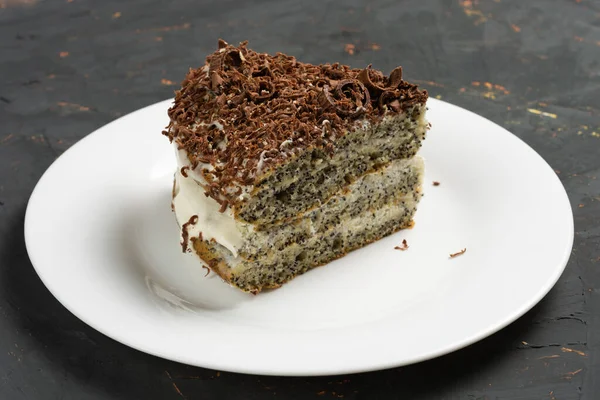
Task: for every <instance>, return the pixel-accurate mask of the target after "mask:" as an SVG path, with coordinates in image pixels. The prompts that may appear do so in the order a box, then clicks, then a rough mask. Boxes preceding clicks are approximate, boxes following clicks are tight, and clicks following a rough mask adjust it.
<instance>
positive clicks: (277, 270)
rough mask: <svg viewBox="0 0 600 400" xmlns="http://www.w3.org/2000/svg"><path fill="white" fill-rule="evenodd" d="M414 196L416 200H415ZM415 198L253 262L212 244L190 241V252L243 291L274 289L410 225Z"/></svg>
mask: <svg viewBox="0 0 600 400" xmlns="http://www.w3.org/2000/svg"><path fill="white" fill-rule="evenodd" d="M415 197H416V198H415ZM417 202H418V196H415V195H414V194H410V195H408V196H402V197H400V198H397V199H394V200H392V201H390V202H389V203H388V204H385V205H384V206H383V207H380V208H379V209H377V210H365V211H364V212H362V213H361V214H360V215H357V216H356V217H354V218H349V219H347V220H345V221H343V222H342V223H340V224H338V225H336V226H333V227H331V228H330V229H328V230H327V231H325V232H323V233H322V234H320V235H315V236H312V237H310V238H308V239H307V240H306V241H305V242H304V243H297V242H294V243H290V244H289V245H287V246H286V247H284V248H283V249H281V250H278V251H277V252H276V256H273V253H271V254H269V255H267V256H265V257H264V258H262V259H257V260H253V261H248V260H240V259H239V258H234V257H233V256H232V254H231V252H229V251H228V250H227V249H226V248H224V247H222V246H220V245H219V244H218V243H216V242H208V241H204V240H196V241H194V245H193V246H194V250H195V251H196V253H197V254H198V256H199V257H200V258H201V259H202V260H203V261H205V262H206V263H207V264H208V266H209V267H210V268H211V269H212V270H213V271H215V272H216V273H217V274H218V275H220V276H221V278H223V279H224V280H225V281H227V282H229V283H231V284H232V285H234V286H236V287H238V288H240V289H242V290H243V291H247V292H251V293H258V292H260V291H261V290H263V289H268V288H277V287H279V286H281V285H282V284H284V283H286V282H287V281H289V280H291V279H292V278H294V277H296V276H297V275H299V274H302V273H304V272H306V271H308V270H310V269H311V268H314V267H317V266H320V265H323V264H326V263H328V262H330V261H332V260H334V259H336V258H340V257H342V256H344V255H346V254H347V253H348V252H350V251H352V250H354V249H357V248H360V247H362V246H364V245H366V244H369V243H371V242H374V241H375V240H378V239H380V238H382V237H384V236H387V235H389V234H391V233H393V232H396V231H398V230H400V229H402V228H408V227H411V226H412V218H413V216H414V213H415V211H416V205H417Z"/></svg>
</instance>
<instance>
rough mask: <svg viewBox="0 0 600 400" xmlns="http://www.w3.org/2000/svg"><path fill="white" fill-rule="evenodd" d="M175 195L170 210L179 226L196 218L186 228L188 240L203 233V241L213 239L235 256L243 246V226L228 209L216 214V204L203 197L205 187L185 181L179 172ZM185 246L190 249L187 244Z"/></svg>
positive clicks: (186, 179) (194, 182)
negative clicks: (173, 211) (195, 217)
mask: <svg viewBox="0 0 600 400" xmlns="http://www.w3.org/2000/svg"><path fill="white" fill-rule="evenodd" d="M175 193H176V195H175V198H174V199H173V208H174V210H175V216H176V218H177V221H178V222H179V226H183V224H185V223H186V222H188V221H189V220H190V218H191V217H192V216H194V215H197V216H198V222H197V223H196V224H194V225H189V226H188V234H189V236H188V237H189V239H191V238H194V237H196V238H197V237H198V236H199V235H200V233H202V237H203V239H204V240H211V239H214V240H216V241H217V243H219V244H220V245H222V246H223V247H225V248H227V249H228V250H229V251H231V253H232V254H233V256H234V257H237V255H238V250H239V249H240V248H241V246H242V244H243V239H242V234H241V232H240V229H243V227H242V225H244V224H243V223H240V222H237V221H236V220H235V219H234V217H233V214H232V212H231V209H228V210H227V211H225V212H224V213H221V212H219V209H220V208H221V206H220V205H219V203H217V202H216V201H215V200H214V199H213V198H211V197H208V196H206V195H205V194H204V188H203V187H202V186H200V185H199V184H198V183H197V182H196V181H195V180H194V179H193V178H191V176H190V177H188V178H185V177H184V176H183V175H181V172H180V171H177V173H176V174H175ZM189 239H188V240H189ZM188 247H191V244H190V243H188Z"/></svg>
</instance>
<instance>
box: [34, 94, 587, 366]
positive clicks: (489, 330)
mask: <svg viewBox="0 0 600 400" xmlns="http://www.w3.org/2000/svg"><path fill="white" fill-rule="evenodd" d="M172 101H173V100H172V99H167V100H163V101H160V102H156V103H153V104H151V105H148V106H145V107H142V108H140V109H137V110H135V111H133V112H131V113H128V114H126V115H124V116H122V117H120V118H117V119H115V120H113V121H111V122H109V123H107V124H104V125H102V126H100V127H99V128H97V129H95V130H94V131H92V132H91V133H89V134H87V135H86V136H84V137H83V138H81V139H80V140H78V141H77V142H76V143H74V144H73V145H72V146H71V147H69V148H68V149H67V150H66V151H65V152H63V153H62V154H61V155H60V156H59V157H57V158H56V159H55V160H54V161H53V162H52V164H51V165H50V166H49V167H48V168H47V169H46V170H45V171H44V173H43V174H42V175H41V177H40V178H39V180H38V182H37V183H36V185H35V187H34V189H33V190H32V192H31V195H30V197H29V199H28V201H27V208H26V212H25V219H24V239H25V245H26V249H27V254H28V256H29V259H30V261H31V264H32V266H33V268H34V270H35V271H36V273H37V275H38V276H39V278H40V280H41V281H42V283H43V284H44V286H45V287H46V288H47V289H48V291H49V292H50V293H51V294H52V295H53V296H54V297H55V298H56V299H57V300H58V302H59V303H60V304H62V306H63V307H65V308H66V309H67V310H68V311H69V312H70V313H72V314H73V315H74V316H75V317H77V318H78V319H80V320H81V321H82V322H84V323H85V324H86V325H88V326H89V327H91V328H92V329H94V330H96V331H98V332H100V333H101V334H103V335H105V336H107V337H109V338H111V339H113V340H115V341H117V342H119V343H122V344H124V345H126V346H128V347H131V348H134V349H136V350H138V351H141V352H144V353H147V354H151V355H153V356H157V357H160V358H164V359H166V360H172V361H176V362H181V363H184V364H188V365H192V366H197V367H202V368H209V369H215V370H224V371H230V372H236V373H244V374H260V375H274V376H327V375H338V374H354V373H361V372H368V371H376V370H382V369H389V368H395V367H400V366H405V365H410V364H414V363H419V362H422V361H425V360H429V359H433V358H437V357H440V356H442V355H446V354H449V353H452V352H455V351H457V350H460V349H462V348H465V347H467V346H470V345H472V344H474V343H476V342H478V341H480V340H482V339H484V338H486V337H488V336H490V335H492V334H494V333H496V332H498V331H500V330H502V329H503V328H505V327H506V326H508V325H510V324H511V323H513V322H514V321H516V320H518V319H519V318H521V317H522V316H523V315H524V314H526V313H527V312H528V311H529V310H531V309H532V308H533V307H534V306H535V305H536V304H538V303H539V302H540V301H541V300H542V299H543V298H544V297H545V296H546V295H547V294H548V293H549V292H550V291H551V290H552V288H553V287H554V286H555V285H556V283H557V281H558V280H559V279H560V277H561V276H562V274H563V273H564V271H565V269H566V267H567V265H568V261H569V259H570V256H571V253H572V248H573V241H574V234H575V232H574V218H573V209H572V206H571V204H570V201H569V198H568V194H567V192H566V189H565V187H564V185H563V183H562V182H561V181H560V179H559V178H558V176H557V175H556V173H555V172H554V170H553V169H552V167H551V166H550V165H549V164H548V162H546V160H545V159H544V158H543V157H542V156H541V155H540V154H539V153H538V152H537V151H535V149H533V148H532V147H531V146H529V145H528V144H527V143H526V142H525V141H523V140H522V139H521V138H520V137H518V136H516V135H514V134H513V133H512V132H510V131H508V130H507V129H505V128H504V127H502V126H500V125H498V124H496V123H495V122H493V121H491V120H489V119H487V118H485V117H483V116H481V115H479V114H476V113H474V112H472V111H470V110H467V109H465V108H462V107H459V106H456V105H453V104H451V103H447V102H444V101H441V100H438V99H429V100H428V104H432V103H433V104H436V103H437V104H440V105H443V106H444V107H453V108H456V109H459V110H460V111H461V112H467V113H469V114H471V115H472V116H473V117H476V118H482V119H484V120H485V121H486V122H487V123H488V124H493V125H495V126H496V127H497V128H499V129H501V130H502V131H504V132H503V133H505V134H507V135H509V136H511V137H512V138H513V139H516V140H517V141H518V142H520V145H521V146H525V147H526V148H527V149H528V150H529V151H530V152H531V153H532V155H535V156H537V158H538V162H542V163H543V164H545V166H546V167H547V168H549V170H550V171H549V172H552V173H553V174H554V179H555V180H556V183H557V184H558V185H559V186H560V188H561V189H562V190H561V192H560V193H561V196H562V197H563V200H564V201H566V202H565V204H566V205H568V206H569V207H568V213H569V216H570V218H568V222H569V227H568V229H569V230H568V232H567V233H566V235H567V237H566V240H567V242H568V243H565V244H566V247H565V251H564V252H563V254H562V259H561V260H560V261H559V260H556V263H555V264H556V266H558V265H560V267H555V269H554V273H553V274H552V275H550V274H549V275H548V277H547V283H546V285H545V286H544V287H542V288H541V289H540V290H539V291H538V292H537V293H536V294H535V295H532V296H531V297H530V300H529V301H528V302H524V303H523V304H522V305H521V307H519V308H518V309H516V310H514V311H513V312H512V313H510V315H508V316H506V317H505V318H503V319H502V320H499V321H498V322H497V323H496V324H494V325H493V326H488V327H486V328H479V329H478V332H475V333H474V334H472V335H470V336H465V338H464V339H463V340H460V341H457V342H455V343H454V344H453V345H450V346H442V347H443V348H442V349H439V350H433V351H429V352H423V353H422V354H421V355H420V356H418V357H413V358H410V359H406V360H402V361H398V362H394V361H388V362H381V363H379V364H378V365H376V366H366V367H361V366H358V365H350V366H348V367H346V368H344V369H339V368H336V369H335V370H332V369H331V368H328V367H325V368H321V367H317V366H315V368H312V369H311V370H295V369H294V367H287V368H285V370H277V368H276V367H274V368H258V369H257V368H253V367H252V366H250V367H248V366H243V365H239V366H232V365H231V363H229V364H228V363H227V362H226V361H225V362H223V361H222V360H218V361H217V362H215V361H214V360H209V361H208V362H206V361H205V360H194V359H190V358H188V357H186V356H182V355H180V354H175V355H174V354H165V353H164V352H161V351H160V346H156V347H153V348H147V347H145V346H140V345H139V344H137V343H136V342H135V341H134V340H130V338H129V337H127V335H124V336H122V335H115V334H114V333H107V330H106V329H104V328H103V327H102V326H99V325H101V324H98V323H96V322H97V321H94V320H93V318H90V317H89V315H82V313H79V312H78V311H77V310H74V309H73V308H72V307H70V306H69V303H68V302H67V301H65V300H64V298H63V297H62V295H61V293H60V290H58V288H57V287H55V286H54V285H53V284H52V283H51V282H50V280H49V279H48V276H47V275H46V274H45V273H44V272H43V271H42V269H40V268H39V265H41V264H40V263H39V262H38V261H39V260H38V256H36V255H35V251H34V250H33V247H32V246H33V243H34V239H33V235H34V234H33V233H32V232H33V230H34V229H33V227H34V226H35V222H34V221H32V217H31V214H32V211H31V210H32V208H33V206H34V205H35V204H36V199H37V197H38V196H39V194H38V189H39V188H40V186H41V183H42V182H43V181H44V179H46V178H47V177H48V176H50V175H51V174H52V171H53V169H54V168H56V166H57V165H58V163H59V162H60V160H61V158H62V159H63V161H64V155H66V154H70V153H72V152H75V151H78V149H79V148H80V147H81V146H80V145H81V144H83V143H86V142H87V141H88V140H90V139H91V138H94V137H96V136H97V134H98V131H100V130H103V129H106V128H107V127H110V126H111V125H113V124H118V123H119V121H121V120H122V119H123V118H126V117H132V116H134V115H135V114H136V113H140V112H142V111H143V110H145V109H147V108H149V107H153V106H158V105H165V106H167V105H168V104H170V103H171V102H172ZM562 212H564V213H566V212H567V210H566V209H565V210H564V211H561V213H562ZM211 361H212V362H211Z"/></svg>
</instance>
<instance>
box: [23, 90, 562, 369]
mask: <svg viewBox="0 0 600 400" xmlns="http://www.w3.org/2000/svg"><path fill="white" fill-rule="evenodd" d="M169 103H170V102H169V101H164V102H161V103H158V104H155V105H152V106H150V107H147V108H144V109H142V110H139V111H136V112H134V113H132V114H129V115H127V116H125V117H123V118H120V119H118V120H116V121H114V122H112V123H110V124H108V125H106V126H104V127H102V128H100V129H98V130H97V131H96V132H94V133H92V134H91V135H89V136H88V137H86V138H85V139H84V140H82V141H80V142H79V143H78V144H76V145H75V146H73V147H72V148H71V149H69V150H68V151H67V152H65V153H64V154H63V155H62V156H61V157H60V158H59V159H58V160H57V161H56V162H55V163H54V164H53V165H52V166H51V167H50V168H49V169H48V171H47V172H46V173H45V174H44V176H43V177H42V179H41V180H40V182H39V183H38V185H37V187H36V188H35V190H34V192H33V194H32V196H31V199H30V201H29V206H28V209H27V215H26V219H25V238H26V242H27V249H28V252H29V255H30V258H31V261H32V263H33V265H34V267H35V269H36V271H37V273H38V274H39V276H40V277H41V279H42V281H43V282H44V284H45V285H46V286H47V287H48V289H50V291H51V292H52V293H53V294H54V296H56V298H57V299H58V300H59V301H60V302H61V303H62V304H63V305H64V306H65V307H66V308H68V309H69V310H70V311H71V312H73V313H74V314H75V315H76V316H77V317H79V318H80V319H82V320H83V321H84V322H86V323H87V324H89V325H90V326H92V327H94V328H95V329H97V330H98V331H100V332H102V333H104V334H106V335H108V336H110V337H112V338H114V339H115V340H118V341H120V342H122V343H124V344H126V345H128V346H131V347H133V348H136V349H139V350H141V351H144V352H147V353H150V354H154V355H157V356H160V357H164V358H168V359H171V360H176V361H180V362H183V363H187V364H192V365H197V366H202V367H208V368H214V369H219V370H227V371H236V372H244V373H256V374H272V375H324V374H340V373H350V372H360V371H369V370H375V369H382V368H388V367H394V366H399V365H405V364H409V363H414V362H418V361H422V360H426V359H429V358H432V357H436V356H440V355H442V354H445V353H448V352H451V351H453V350H457V349H459V348H461V347H464V346H467V345H469V344H471V343H473V342H475V341H477V340H479V339H482V338H484V337H485V336H487V335H490V334H491V333H493V332H496V331H497V330H499V329H501V328H502V327H504V326H506V325H508V324H509V323H510V322H512V321H514V320H515V319H517V318H518V317H520V316H521V315H523V314H524V313H525V312H526V311H527V310H529V309H530V308H531V307H533V306H534V305H535V304H536V303H537V302H538V301H540V299H542V297H543V296H544V295H545V294H546V293H548V291H549V290H550V288H551V287H552V286H553V285H554V284H555V282H556V281H557V279H558V278H559V276H560V275H561V273H562V271H563V269H564V267H565V265H566V263H567V260H568V258H569V254H570V252H571V246H572V242H573V217H572V212H571V208H570V205H569V201H568V199H567V195H566V193H565V191H564V188H563V187H562V185H561V183H560V181H559V180H558V178H557V176H556V175H555V174H554V172H553V171H552V169H551V168H550V167H549V166H548V165H547V164H546V163H545V162H544V160H543V159H542V158H541V157H540V156H539V155H538V154H537V153H535V152H534V151H533V150H532V149H531V148H530V147H528V146H527V145H526V144H524V143H523V142H522V141H521V140H519V139H518V138H516V137H515V136H513V135H512V134H511V133H509V132H508V131H506V130H504V129H503V128H501V127H499V126H498V125H495V124H494V123H492V122H490V121H488V120H486V119H484V118H482V117H480V116H477V115H475V114H473V113H471V112H469V111H466V110H463V109H461V108H458V107H456V106H453V105H450V104H447V103H444V102H441V101H436V100H434V99H431V100H430V101H429V108H430V110H429V114H428V115H429V119H430V121H431V122H432V123H433V128H432V130H431V131H430V133H429V136H428V138H427V140H426V142H425V145H424V147H423V149H422V151H421V154H423V155H424V156H425V158H426V168H427V172H426V179H425V182H426V183H425V187H424V192H425V196H424V198H423V200H422V202H421V204H420V207H419V210H418V212H417V215H416V218H415V220H416V226H415V227H414V228H413V229H412V230H405V231H401V232H399V233H397V234H394V235H392V236H390V237H387V238H384V239H382V240H380V241H378V242H376V243H373V244H371V245H369V246H367V247H366V248H363V249H360V250H357V251H355V252H352V253H351V254H349V255H348V256H346V257H344V258H342V259H340V260H337V261H335V262H332V263H331V264H329V265H327V266H325V267H321V268H317V269H315V270H312V271H310V272H308V273H306V274H304V275H302V276H300V277H298V278H296V279H294V280H293V281H292V282H290V283H288V284H286V285H284V286H283V287H282V288H280V289H278V290H275V291H271V292H266V293H261V294H259V295H258V296H252V295H247V294H244V293H241V292H238V291H237V290H236V289H233V288H231V287H229V286H228V285H226V284H225V283H223V282H222V281H221V280H220V278H218V277H217V276H215V275H214V274H211V275H210V276H209V277H207V278H205V277H204V273H205V271H204V270H203V269H202V268H201V266H200V263H199V262H198V261H196V259H195V258H194V256H192V255H184V254H182V253H181V250H180V249H181V247H180V245H179V231H178V228H177V224H176V222H175V219H174V217H173V215H172V213H171V209H170V191H171V184H172V183H171V179H172V174H173V171H174V169H175V160H174V153H173V149H172V147H171V146H170V145H169V143H168V140H167V139H166V138H165V137H163V136H161V135H160V131H161V129H162V128H163V127H164V126H165V125H166V124H167V122H168V121H167V117H166V110H167V108H168V106H169ZM434 180H435V181H440V182H441V185H440V186H435V187H434V186H433V185H432V184H431V182H432V181H434ZM403 239H406V240H407V241H408V244H409V246H410V248H409V249H408V250H407V251H398V250H394V246H396V245H398V244H399V243H400V242H401V241H402V240H403ZM465 247H466V248H467V252H466V253H465V254H463V255H462V256H459V257H456V258H453V259H450V258H449V254H450V253H454V252H457V251H459V250H460V249H462V248H465Z"/></svg>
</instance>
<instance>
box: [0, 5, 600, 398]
mask: <svg viewBox="0 0 600 400" xmlns="http://www.w3.org/2000/svg"><path fill="white" fill-rule="evenodd" d="M219 37H223V38H225V39H226V40H228V41H230V42H234V43H235V42H238V41H241V40H246V39H248V40H250V45H251V47H252V48H255V49H256V50H259V51H264V52H275V51H282V52H286V53H289V54H292V55H295V56H296V57H297V58H298V59H300V60H302V61H309V62H315V63H321V62H335V61H341V62H343V63H348V64H350V65H352V66H354V67H364V66H365V65H366V64H368V63H373V65H374V67H376V68H379V69H383V70H385V71H390V70H391V69H392V68H393V67H395V66H396V65H398V64H402V65H403V67H404V71H405V76H406V77H407V79H409V80H412V81H416V82H417V83H420V84H421V86H422V87H424V88H427V89H428V90H429V92H430V94H431V95H432V96H434V97H437V98H441V99H443V100H446V101H449V102H451V103H454V104H457V105H459V106H462V107H465V108H468V109H470V110H473V111H475V112H477V113H479V114H481V115H483V116H485V117H487V118H489V119H491V120H493V121H495V122H497V123H498V124H500V125H502V126H504V127H506V128H507V129H509V130H510V131H512V132H514V134H515V135H517V136H519V137H521V138H522V139H523V140H525V141H526V142H527V143H529V144H530V145H531V146H532V147H533V148H534V149H535V150H537V151H538V152H539V153H540V154H541V155H542V156H543V157H544V158H545V159H546V160H547V161H548V162H549V163H550V164H551V165H552V167H553V168H554V169H555V170H556V172H557V174H559V177H560V178H561V180H562V182H563V184H564V185H565V187H566V189H567V192H568V193H569V197H570V199H571V204H572V207H573V210H574V215H575V230H576V234H575V245H574V249H573V255H572V257H571V260H570V262H569V265H568V267H567V270H566V272H565V274H564V275H563V277H562V278H561V279H560V281H559V282H558V284H557V285H556V287H555V288H554V289H553V290H552V291H551V292H550V294H549V295H548V296H547V297H546V298H545V299H544V300H543V301H542V302H541V303H540V304H539V305H538V306H537V307H535V308H534V309H533V310H532V311H531V312H529V313H528V314H527V315H526V316H524V317H523V318H521V319H520V320H519V321H517V322H516V323H514V324H512V325H511V326H509V327H508V328H506V329H504V330H503V331H501V332H500V333H498V334H496V335H494V336H492V337H490V338H488V339H486V340H484V341H482V342H480V343H477V344H475V345H473V346H471V347H469V348H467V349H464V350H462V351H459V352H456V353H454V354H450V355H448V356H445V357H442V358H439V359H436V360H432V361H428V362H424V363H421V364H417V365H413V366H409V367H404V368H398V369H393V370H387V371H381V372H373V373H367V374H360V375H350V376H336V377H321V378H277V377H260V376H248V375H238V374H232V373H226V372H218V371H212V370H206V369H200V368H193V367H188V366H185V365H180V364H177V363H173V362H169V361H165V360H162V359H158V358H155V357H151V356H148V355H146V354H143V353H140V352H138V351H135V350H131V349H129V348H127V347H125V346H123V345H121V344H119V343H116V342H114V341H113V340H111V339H109V338H107V337H105V336H103V335H101V334H99V333H97V332H96V331H94V330H92V329H91V328H89V327H88V326H86V325H85V324H83V323H82V322H80V321H79V320H78V319H76V318H75V317H74V316H73V315H71V314H70V313H69V312H68V311H67V310H66V309H64V308H63V307H62V306H61V305H60V304H59V303H58V302H57V301H56V300H55V299H54V298H53V297H52V296H51V295H50V294H49V292H48V291H47V290H46V289H45V288H44V286H43V285H42V283H41V282H40V280H39V279H38V277H37V275H36V274H35V272H34V270H33V268H32V266H31V264H30V262H29V259H28V257H27V254H26V251H25V245H24V241H23V217H24V213H25V207H26V202H27V199H28V197H29V195H30V193H31V191H32V189H33V187H34V185H35V183H36V181H37V180H38V179H39V177H40V176H41V174H42V173H43V172H44V170H45V169H46V168H47V167H48V166H49V165H50V163H52V161H53V160H54V159H55V158H56V157H57V156H58V155H60V154H61V153H62V152H63V151H64V150H65V149H67V148H68V147H69V146H71V145H72V144H73V143H75V142H76V141H77V140H79V139H80V138H82V137H83V136H85V135H86V134H88V133H90V132H91V131H93V130H95V129H96V128H98V127H100V126H102V125H103V124H105V123H107V122H109V121H111V120H113V119H115V118H117V117H119V116H121V115H124V114H126V113H128V112H130V111H133V110H136V109H138V108H140V107H143V106H146V105H149V104H152V103H154V102H157V101H160V100H163V99H166V98H168V97H170V96H172V93H173V90H174V89H175V88H176V85H177V82H179V81H181V79H182V78H183V76H184V74H185V72H186V71H187V69H188V67H190V66H194V67H196V66H198V65H200V64H201V63H203V59H204V56H205V54H207V53H208V52H209V51H213V49H215V47H216V40H217V38H219ZM599 75H600V3H599V2H598V1H590V0H562V1H559V0H554V1H549V0H527V1H522V0H514V1H508V0H480V1H476V0H472V1H467V0H462V1H459V0H428V1H420V0H412V1H348V2H332V1H325V0H317V1H302V2H301V1H299V0H286V1H276V0H272V1H266V0H264V1H259V0H256V1H233V0H213V1H202V2H196V1H191V0H189V1H166V0H165V1H157V0H145V1H143V0H137V1H126V2H120V1H114V0H110V1H108V0H105V1H100V0H98V1H85V0H56V1H50V0H47V1H42V0H37V1H36V0H20V1H18V0H0V399H10V400H12V399H65V400H66V399H75V400H87V399H174V400H181V399H208V398H210V399H272V398H290V399H304V398H315V399H336V398H344V399H375V398H386V399H406V400H415V399H435V400H438V399H464V400H475V399H498V400H500V399H503V400H505V399H511V400H517V399H519V400H523V399H550V400H575V399H583V400H595V399H600V292H599V290H600V181H599V180H598V179H597V176H598V175H600V76H599ZM156 134H158V132H157V133H156ZM507 156H509V155H507ZM107 157H108V155H107ZM518 195H519V194H518V193H515V196H518ZM507 251H510V249H507ZM515 279H519V277H518V276H515ZM440 334H443V329H442V330H441V332H440ZM412 345H414V346H419V345H421V344H419V343H413V344H412ZM348 351H352V349H348Z"/></svg>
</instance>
